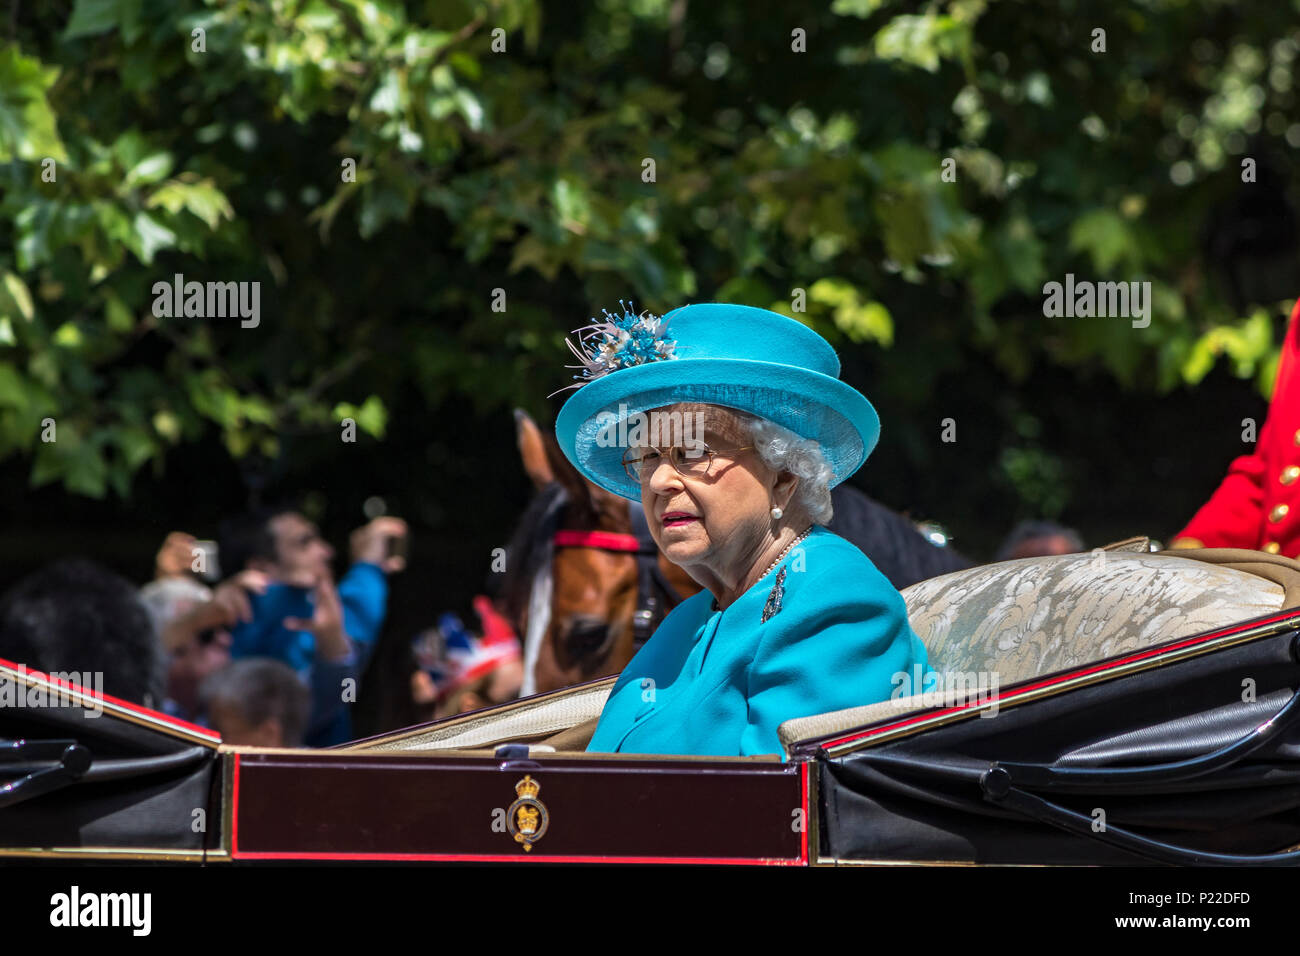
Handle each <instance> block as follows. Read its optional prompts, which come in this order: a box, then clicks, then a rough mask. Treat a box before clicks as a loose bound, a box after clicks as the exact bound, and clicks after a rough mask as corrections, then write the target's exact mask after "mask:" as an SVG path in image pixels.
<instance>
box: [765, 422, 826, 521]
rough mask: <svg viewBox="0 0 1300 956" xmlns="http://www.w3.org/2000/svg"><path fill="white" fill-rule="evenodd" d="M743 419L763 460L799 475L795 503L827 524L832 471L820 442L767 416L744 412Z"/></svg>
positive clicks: (777, 469)
mask: <svg viewBox="0 0 1300 956" xmlns="http://www.w3.org/2000/svg"><path fill="white" fill-rule="evenodd" d="M743 420H744V421H745V423H746V425H747V426H748V428H749V434H750V438H751V440H752V441H753V443H754V449H755V450H756V451H757V452H758V456H759V457H760V458H761V459H762V460H763V463H764V464H765V465H767V467H769V468H771V469H772V470H773V471H788V472H790V474H792V475H794V476H795V477H796V478H798V479H799V482H798V484H796V485H795V492H794V501H795V503H796V504H798V505H799V506H800V507H801V508H802V509H803V510H804V511H805V512H807V514H808V517H810V518H811V519H812V520H813V521H814V522H816V523H817V524H822V525H824V524H829V523H830V520H831V515H832V514H833V513H834V509H833V508H832V506H831V486H830V483H831V482H832V481H833V480H834V478H835V471H834V470H833V469H832V468H831V466H830V464H829V463H828V462H827V461H826V456H825V455H823V454H822V447H821V445H819V444H818V443H817V442H815V441H813V440H812V439H811V438H800V437H799V436H798V435H796V434H795V433H794V432H792V431H790V429H788V428H785V427H783V426H781V425H778V424H777V423H776V422H771V421H768V420H767V419H766V418H759V417H758V416H755V415H744V416H743Z"/></svg>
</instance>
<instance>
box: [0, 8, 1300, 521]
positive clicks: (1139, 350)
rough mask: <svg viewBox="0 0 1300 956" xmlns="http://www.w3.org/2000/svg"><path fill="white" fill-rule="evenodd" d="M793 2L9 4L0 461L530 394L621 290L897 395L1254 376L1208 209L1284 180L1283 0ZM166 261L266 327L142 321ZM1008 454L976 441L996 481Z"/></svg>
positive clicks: (97, 480)
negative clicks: (1269, 174)
mask: <svg viewBox="0 0 1300 956" xmlns="http://www.w3.org/2000/svg"><path fill="white" fill-rule="evenodd" d="M806 6H807V7H808V9H806V10H795V9H792V7H791V5H789V4H784V3H779V2H757V3H745V4H705V3H700V2H695V3H689V2H685V0H633V2H626V0H599V2H595V3H584V4H567V3H558V2H555V3H549V4H543V3H539V2H534V0H499V2H493V3H488V2H480V0H427V2H417V0H409V2H405V3H403V2H397V0H265V2H249V0H206V2H200V0H75V2H74V3H72V4H71V5H70V6H67V5H62V4H59V3H49V4H37V3H25V4H22V5H21V7H18V6H17V5H16V6H15V11H16V12H15V14H14V16H13V17H11V22H10V24H9V34H8V36H7V37H6V38H5V39H4V40H3V41H0V189H2V190H3V193H2V198H0V456H11V455H22V456H26V457H27V458H30V460H31V465H32V471H31V481H32V482H33V483H34V484H42V483H45V482H50V481H61V482H63V483H64V484H65V485H66V486H67V488H68V489H69V490H71V491H74V492H78V493H81V494H85V495H92V496H101V495H104V494H106V493H107V492H108V491H110V490H111V491H114V492H116V493H117V494H121V495H128V494H129V493H130V488H131V480H132V475H133V474H135V473H136V471H137V470H138V469H140V468H142V467H145V466H148V465H150V463H153V464H154V465H155V466H157V464H158V463H160V462H161V461H162V460H163V456H164V454H165V452H166V449H167V448H168V447H169V446H175V445H179V444H183V443H187V442H192V441H194V440H196V439H197V438H198V437H200V436H201V435H203V434H205V433H206V432H208V431H209V430H213V429H216V430H219V433H220V434H221V436H222V437H223V439H224V442H225V445H226V447H227V449H228V450H229V452H230V454H231V455H232V456H235V457H241V456H246V455H253V454H255V455H265V456H269V457H274V456H276V455H277V454H278V453H279V450H280V442H281V441H282V440H283V439H284V438H285V436H289V435H294V434H311V433H323V432H326V431H329V430H337V429H338V427H339V426H338V423H339V420H340V418H342V417H353V418H355V420H356V422H357V424H358V427H359V428H360V429H361V431H362V433H363V434H365V435H368V436H369V437H370V439H371V440H377V439H379V438H381V437H382V435H383V434H384V431H385V426H386V423H387V422H388V421H389V420H390V419H391V417H392V416H394V415H405V416H411V415H416V416H418V415H427V414H428V412H429V410H430V409H436V408H437V407H438V406H439V404H440V403H441V402H443V401H444V400H445V399H446V398H448V396H452V395H455V396H461V397H468V398H470V399H472V401H473V402H474V403H475V407H477V408H478V409H479V410H480V411H482V412H487V411H489V410H497V409H501V408H503V407H507V406H508V405H509V404H522V405H526V406H532V407H533V408H535V409H540V407H541V403H542V396H545V395H546V394H548V393H550V392H552V391H553V390H554V389H556V388H557V387H559V386H561V385H563V384H566V379H565V377H564V376H565V375H566V374H567V373H565V372H563V371H561V370H560V368H559V366H560V365H561V364H562V357H563V356H564V355H565V354H566V353H565V352H564V351H563V349H562V344H561V340H562V338H563V336H564V335H565V334H566V333H567V332H568V331H569V330H570V329H572V328H575V327H577V326H579V325H581V324H584V323H585V321H586V320H587V318H588V316H589V315H591V314H592V313H593V312H594V311H595V310H596V309H598V308H599V307H601V306H613V305H614V303H615V302H616V301H617V300H618V299H620V298H623V299H627V298H631V299H633V300H635V302H636V304H637V307H639V308H651V309H654V310H656V311H663V310H666V309H668V308H671V307H674V306H676V305H679V304H682V303H683V302H687V301H692V300H695V301H701V300H728V301H743V302H746V303H749V304H754V305H761V306H768V307H771V308H775V309H778V310H781V311H784V312H786V313H788V314H795V315H797V316H798V317H799V318H800V319H802V320H804V321H807V322H809V323H810V324H812V325H813V326H814V327H816V328H817V329H818V330H819V331H821V332H823V334H825V335H827V336H828V337H829V338H830V339H831V340H832V341H833V342H834V343H835V344H836V345H837V347H839V348H840V349H841V350H842V351H843V352H844V353H845V354H846V355H854V354H858V353H862V354H865V355H867V356H874V355H877V354H879V355H884V356H887V357H888V360H887V361H882V362H880V363H879V366H878V367H879V369H880V376H879V380H878V384H877V386H876V387H875V391H873V397H879V396H883V397H884V399H885V400H886V401H892V402H894V403H895V404H898V405H901V406H907V405H908V404H909V403H912V404H919V403H920V402H922V401H923V400H924V399H925V398H926V397H928V395H929V392H930V389H931V387H932V385H933V382H934V381H935V380H936V378H937V377H938V376H939V375H941V374H944V373H950V372H951V371H952V370H954V369H955V368H960V367H961V366H962V363H967V362H971V361H973V360H977V361H980V362H983V363H986V364H991V365H992V366H993V367H994V368H995V369H996V370H997V371H998V374H999V375H1002V376H1004V377H1005V378H1006V379H1008V380H1010V381H1011V382H1016V381H1020V380H1022V379H1024V377H1025V376H1027V375H1028V374H1030V372H1031V371H1032V370H1034V369H1035V368H1039V367H1042V366H1048V367H1060V368H1071V369H1095V370H1097V371H1100V372H1102V373H1104V375H1105V376H1107V377H1108V378H1109V379H1110V380H1111V381H1113V382H1115V383H1117V384H1119V385H1120V386H1125V387H1141V388H1158V389H1164V390H1167V389H1171V388H1173V387H1175V386H1177V385H1179V384H1181V383H1194V382H1196V381H1198V380H1199V379H1200V378H1201V377H1202V376H1204V375H1205V374H1206V373H1207V371H1208V370H1209V369H1210V368H1211V367H1212V366H1213V365H1214V364H1215V363H1216V362H1217V361H1220V359H1221V358H1226V359H1227V360H1228V361H1230V362H1231V367H1232V369H1233V371H1234V373H1235V374H1238V375H1241V376H1249V375H1255V376H1257V378H1258V381H1259V382H1260V383H1261V386H1264V385H1266V383H1267V382H1268V381H1269V380H1270V376H1271V371H1272V368H1273V366H1272V364H1271V363H1273V362H1274V361H1275V356H1276V346H1275V344H1274V336H1273V333H1272V330H1271V325H1270V317H1271V316H1273V315H1275V314H1276V313H1277V310H1278V307H1279V303H1278V302H1276V301H1261V302H1254V301H1252V302H1250V303H1248V304H1247V305H1248V306H1249V307H1248V308H1247V307H1246V306H1243V305H1242V304H1240V303H1238V304H1233V303H1232V301H1231V298H1230V296H1229V295H1228V294H1227V292H1226V290H1225V289H1224V288H1223V283H1222V281H1221V280H1220V279H1219V278H1216V275H1215V272H1214V267H1215V265H1216V264H1215V263H1213V262H1207V261H1206V254H1205V252H1204V251H1203V247H1202V245H1201V243H1200V238H1199V237H1200V236H1201V234H1202V232H1203V228H1204V224H1205V223H1206V221H1207V219H1208V218H1209V217H1210V215H1211V212H1212V210H1214V209H1215V208H1216V207H1217V206H1218V205H1219V204H1221V203H1223V202H1224V201H1225V200H1227V199H1228V198H1230V197H1232V196H1234V195H1236V194H1237V193H1238V192H1239V191H1240V190H1242V189H1243V188H1249V187H1245V186H1243V184H1242V181H1241V161H1242V160H1243V159H1245V158H1247V156H1248V155H1253V156H1256V157H1257V158H1260V159H1261V160H1262V159H1263V156H1264V154H1274V155H1279V156H1282V157H1283V159H1282V160H1281V162H1282V163H1283V166H1282V169H1283V172H1284V173H1289V172H1291V171H1292V167H1291V166H1289V165H1285V164H1287V163H1292V162H1293V160H1291V159H1290V158H1289V157H1290V156H1292V155H1293V154H1294V151H1295V150H1296V149H1297V147H1300V106H1298V105H1297V103H1296V98H1295V90H1294V88H1293V84H1294V82H1295V79H1294V77H1295V71H1294V66H1295V61H1296V56H1297V53H1298V52H1300V44H1298V43H1297V31H1296V28H1295V26H1294V12H1295V11H1294V10H1292V9H1290V8H1289V5H1288V4H1271V5H1270V4H1250V5H1245V7H1244V8H1237V7H1233V6H1231V5H1226V4H1223V3H1221V2H1219V0H1186V2H1182V3H1168V2H1163V0H1142V2H1136V3H1124V4H1104V5H1101V8H1100V9H1099V8H1098V5H1096V4H1091V3H1084V2H1082V0H1078V2H1075V0H1056V2H1053V3H1046V4H1044V3H1035V4H1030V3H1020V2H1004V3H997V4H994V3H986V2H985V0H950V2H932V3H929V4H926V5H924V6H923V7H922V8H920V9H919V10H918V8H916V7H915V6H914V5H904V4H899V3H893V2H890V0H835V2H833V3H832V4H830V5H820V4H809V5H806ZM1097 28H1102V29H1104V30H1105V31H1106V49H1105V52H1100V51H1097V50H1096V49H1095V46H1096V41H1095V37H1094V33H1093V31H1094V30H1095V29H1097ZM801 43H802V44H803V45H804V46H805V48H806V49H805V50H804V51H801V50H800V44H801ZM648 161H653V172H654V175H653V177H651V176H650V175H649V173H648V172H647V170H648V168H649V165H650V164H649V162H648ZM946 161H948V162H946ZM352 169H354V170H355V175H352V174H351V170H352ZM51 171H52V175H51ZM1288 178H1289V180H1292V181H1294V180H1295V177H1294V176H1290V177H1288ZM1067 272H1074V273H1076V274H1078V275H1080V276H1081V277H1087V278H1090V279H1094V280H1108V279H1115V280H1120V279H1122V280H1131V279H1147V280H1150V281H1151V282H1152V283H1153V289H1154V300H1155V304H1154V309H1153V316H1152V321H1151V324H1150V326H1149V327H1147V328H1142V329H1135V328H1132V327H1131V326H1130V324H1129V323H1128V322H1125V321H1122V320H1114V319H1111V320H1097V319H1094V320H1079V319H1075V320H1064V319H1054V320H1048V319H1045V318H1044V317H1043V315H1042V308H1041V305H1042V294H1041V289H1042V285H1043V283H1044V282H1047V281H1053V280H1056V281H1060V280H1061V279H1063V278H1064V276H1065V274H1066V273H1067ZM176 273H182V274H184V276H185V277H186V279H189V280H198V281H210V280H216V281H258V282H260V283H262V300H261V311H262V318H261V322H260V324H259V326H258V327H257V328H241V327H240V324H239V322H238V320H233V319H227V320H214V319H196V318H193V317H191V318H185V317H172V318H163V317H157V316H155V315H154V313H153V310H152V303H153V299H154V296H153V293H152V291H151V290H152V287H153V285H154V283H155V282H159V281H170V280H171V278H172V276H173V275H174V274H176ZM498 289H500V290H504V294H505V310H504V311H497V310H494V308H493V303H494V290H498ZM798 289H801V290H804V292H805V293H806V295H805V297H804V305H805V307H806V311H801V312H800V311H794V310H793V306H794V304H795V299H794V298H792V296H794V295H795V293H794V290H798ZM495 301H499V297H498V298H497V299H496V300H495ZM1243 308H1244V309H1245V311H1244V313H1243V311H1242V310H1243ZM49 418H52V419H54V420H55V421H56V422H57V429H58V432H57V441H56V442H42V441H41V440H40V436H41V430H42V421H44V420H46V419H49ZM915 444H916V443H915V442H914V443H913V445H915ZM1036 454H1038V452H1037V451H1034V452H1033V455H1036ZM1033 455H1030V456H1029V457H1026V453H1023V452H1022V453H1015V452H1014V451H1013V452H1012V453H1011V454H1009V455H1003V456H1002V461H1003V463H1004V464H1003V467H1004V468H1005V470H1006V472H1007V474H1008V475H1009V476H1010V477H1011V480H1013V481H1019V480H1020V479H1018V478H1016V477H1015V476H1016V475H1021V474H1022V473H1023V474H1024V475H1025V476H1026V477H1025V478H1024V482H1025V483H1026V485H1025V487H1026V488H1030V486H1031V485H1032V483H1033V482H1034V481H1035V480H1041V476H1042V474H1043V469H1042V468H1039V467H1036V466H1033V465H1032V459H1033ZM1049 470H1050V469H1049ZM1035 475H1037V476H1038V478H1034V476H1035ZM1026 493H1027V494H1030V495H1038V493H1037V492H1034V491H1032V489H1031V490H1028V491H1026ZM1059 493H1060V492H1059V488H1055V487H1053V488H1052V489H1049V490H1045V491H1043V492H1042V495H1043V496H1047V497H1052V496H1059ZM1044 504H1047V498H1046V497H1045V498H1044ZM1058 507H1059V502H1058V501H1056V498H1054V497H1052V503H1051V505H1050V508H1051V510H1057V509H1058Z"/></svg>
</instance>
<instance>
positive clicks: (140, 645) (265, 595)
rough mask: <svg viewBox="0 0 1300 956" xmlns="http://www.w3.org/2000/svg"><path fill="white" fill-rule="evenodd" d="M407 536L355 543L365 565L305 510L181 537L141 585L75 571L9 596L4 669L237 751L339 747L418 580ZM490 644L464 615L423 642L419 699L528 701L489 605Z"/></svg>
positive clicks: (481, 612) (510, 645)
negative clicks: (365, 679)
mask: <svg viewBox="0 0 1300 956" xmlns="http://www.w3.org/2000/svg"><path fill="white" fill-rule="evenodd" d="M408 534H409V532H408V529H407V526H406V523H405V522H404V521H402V520H401V519H400V518H394V517H379V518H375V519H373V520H371V521H370V522H368V523H367V524H365V525H363V526H361V527H360V528H357V529H356V530H355V531H353V532H352V534H351V536H350V540H349V559H350V561H349V565H348V567H347V569H346V571H345V573H344V574H343V576H342V577H341V578H339V579H338V580H337V582H336V581H335V577H334V557H335V552H334V549H333V548H332V547H331V546H330V544H329V543H328V542H326V541H325V540H324V538H322V536H321V534H320V532H319V530H318V529H317V528H316V526H315V525H314V524H313V523H312V522H311V521H309V520H308V519H307V518H306V517H305V516H303V515H302V514H301V513H300V512H299V511H297V510H295V509H293V508H290V507H281V508H268V509H262V510H259V511H255V512H251V513H249V514H245V515H242V516H240V517H239V518H236V519H234V520H231V521H228V522H227V523H225V524H224V525H223V527H222V528H221V529H220V532H219V535H218V539H217V540H216V541H201V540H199V539H197V538H196V537H195V536H194V535H191V534H188V533H185V532H172V533H171V534H169V535H168V536H167V538H166V539H165V540H164V541H163V543H162V546H161V547H160V548H159V550H158V554H157V557H156V560H155V569H154V578H153V580H151V581H149V582H148V583H146V584H145V585H144V586H143V587H140V586H138V585H136V584H134V583H132V582H130V581H128V580H127V579H125V578H124V577H122V576H121V575H119V574H117V573H115V572H113V571H111V570H109V569H108V568H105V567H103V566H102V565H100V564H98V563H96V562H93V561H89V560H85V559H81V558H72V559H64V560H60V561H57V562H55V563H53V564H51V565H48V566H46V567H44V568H42V569H40V570H38V571H36V572H34V573H33V574H30V575H28V576H27V577H25V578H23V579H22V580H21V581H19V582H18V583H17V584H15V585H14V586H13V587H11V588H10V589H9V590H8V591H7V592H6V593H5V594H4V595H3V596H2V597H0V659H4V660H7V661H10V662H12V663H15V664H22V665H23V666H25V667H27V668H28V669H30V670H39V671H44V672H47V673H49V672H69V671H75V672H78V673H85V672H96V673H99V674H102V679H101V680H102V690H103V693H104V694H106V695H109V696H113V697H117V698H120V699H122V700H124V701H127V702H131V703H135V704H140V705H143V706H145V707H149V708H152V709H155V710H160V711H162V712H164V713H166V714H168V715H170V716H173V717H177V718H180V719H182V720H186V721H189V722H191V723H197V724H200V725H202V726H206V727H210V728H212V729H214V730H216V731H217V732H219V733H220V734H221V736H222V739H223V741H224V742H226V743H229V744H241V745H252V746H266V747H297V746H307V747H326V746H331V745H334V744H339V743H343V742H346V741H348V740H351V739H353V726H352V705H353V704H354V703H355V701H356V700H357V694H358V688H359V684H360V682H361V677H362V674H363V672H364V671H365V668H366V664H367V662H368V661H369V659H370V657H371V655H372V654H373V652H374V649H375V645H376V643H377V641H378V639H379V635H380V632H381V630H382V629H383V626H384V621H385V616H386V611H387V603H388V583H389V582H388V579H389V576H390V575H394V574H398V573H400V572H402V571H403V570H405V568H406V560H407V559H406V541H407V537H408ZM474 607H475V610H476V612H477V613H478V616H479V619H480V622H481V626H482V632H483V633H482V634H481V635H480V634H473V633H470V632H469V631H468V630H467V629H465V628H464V626H463V625H462V624H461V623H460V621H459V619H457V618H455V617H454V616H453V615H446V614H444V615H442V616H441V618H440V619H439V621H438V625H437V626H435V627H431V628H429V629H428V630H426V631H424V632H422V633H420V634H419V635H416V636H415V638H414V639H413V640H412V641H411V650H410V660H411V662H412V668H413V675H412V677H411V680H410V682H409V685H404V686H401V687H395V688H391V689H389V691H388V692H392V693H409V694H410V695H411V697H412V699H413V702H414V704H415V705H417V706H418V708H419V710H420V713H421V714H422V715H423V716H425V717H428V718H433V717H435V716H443V715H446V714H449V713H459V712H463V711H466V710H472V709H476V708H477V707H481V706H486V705H489V704H492V703H497V702H500V701H503V700H509V699H512V698H513V697H514V696H516V695H517V694H518V691H519V687H520V684H521V679H520V678H521V670H520V664H519V661H520V654H519V642H518V639H517V638H516V637H515V634H514V632H513V630H512V629H511V627H510V625H509V623H508V622H506V621H505V619H504V618H502V617H501V616H500V615H499V614H498V613H497V612H496V610H495V608H494V607H493V605H492V602H491V601H490V600H489V599H488V598H486V597H479V598H476V599H475V602H474Z"/></svg>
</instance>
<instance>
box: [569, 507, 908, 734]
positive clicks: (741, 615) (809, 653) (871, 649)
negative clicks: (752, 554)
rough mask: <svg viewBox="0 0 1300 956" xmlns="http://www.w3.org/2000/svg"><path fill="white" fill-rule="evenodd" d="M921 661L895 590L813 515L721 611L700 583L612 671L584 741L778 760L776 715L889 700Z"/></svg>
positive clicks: (782, 716)
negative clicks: (775, 560) (797, 538)
mask: <svg viewBox="0 0 1300 956" xmlns="http://www.w3.org/2000/svg"><path fill="white" fill-rule="evenodd" d="M782 568H784V569H785V575H784V579H783V581H782V586H783V587H784V593H783V594H780V595H778V594H777V593H776V592H777V591H778V590H779V588H777V587H776V583H777V579H778V577H779V576H780V575H781V571H782ZM778 604H779V610H775V612H774V613H771V614H770V616H769V618H768V620H767V621H766V622H764V621H763V616H764V609H765V607H766V608H769V609H771V608H773V607H774V606H775V605H778ZM917 665H919V666H920V667H921V669H922V672H923V673H925V672H928V671H929V670H930V668H929V664H928V661H927V655H926V650H925V645H924V644H922V643H921V640H920V638H918V637H917V636H916V634H915V633H913V631H912V628H911V626H910V625H909V624H908V622H907V608H906V606H905V605H904V603H903V597H902V595H900V594H899V593H898V591H897V590H895V588H894V587H893V586H892V585H891V584H890V583H889V581H888V580H887V579H886V578H885V576H884V575H883V574H881V573H880V572H879V571H878V570H876V566H875V565H874V564H872V563H871V560H870V559H869V558H868V557H867V556H866V555H865V554H863V553H862V552H861V551H859V550H858V549H857V547H855V546H854V545H853V544H851V543H850V542H848V541H846V540H844V539H843V538H841V537H839V536H838V535H836V534H833V533H832V532H830V531H827V530H826V529H825V528H824V527H822V526H821V525H814V526H813V529H812V531H811V532H810V533H809V535H808V537H807V538H805V539H804V540H803V541H801V542H800V543H799V544H797V545H795V547H794V548H792V549H791V551H790V552H789V553H788V554H787V555H786V556H785V557H784V558H783V559H782V561H781V563H780V564H779V565H778V566H777V567H776V568H774V569H772V571H770V572H768V573H767V574H766V575H764V576H763V577H762V578H761V579H760V580H759V581H758V582H757V583H756V584H754V585H753V586H752V587H751V588H750V589H749V590H747V591H746V592H745V593H744V594H742V595H740V597H739V598H737V599H736V601H735V602H734V603H732V604H731V605H730V606H728V607H727V608H726V609H725V610H721V611H715V610H713V595H712V594H711V593H710V592H709V591H707V590H705V591H701V592H700V593H699V594H696V595H694V596H692V597H690V598H688V599H687V600H685V601H683V602H682V603H681V604H679V605H678V606H677V607H676V608H674V609H673V610H672V612H671V613H670V614H669V615H668V616H667V617H666V618H664V620H663V623H662V624H660V625H659V628H658V629H657V630H656V631H655V633H654V635H653V636H652V637H651V638H650V640H649V641H647V642H646V644H645V646H644V647H642V648H641V651H640V652H639V653H638V654H637V655H636V656H635V657H634V658H632V660H631V662H630V663H629V664H628V665H627V667H626V668H625V669H624V670H623V673H622V674H621V675H619V678H618V681H617V682H616V683H615V685H614V689H613V691H612V692H611V693H610V696H609V699H608V700H607V701H606V702H605V707H604V709H603V710H602V711H601V715H600V722H599V724H598V725H597V727H596V733H595V735H594V736H593V737H592V739H591V743H590V744H589V745H588V747H587V749H588V750H589V751H603V752H621V753H643V754H699V755H716V756H746V755H751V754H778V755H782V759H784V756H783V748H782V747H781V743H780V740H779V739H778V737H777V728H778V727H779V726H780V725H781V723H782V722H783V721H786V720H790V719H791V718H794V717H808V716H811V715H813V714H822V713H826V712H828V711H834V710H842V709H845V708H848V707H859V706H862V705H865V704H874V703H877V702H878V701H882V700H886V699H888V698H889V697H890V696H891V694H892V693H894V692H895V690H896V689H897V688H898V687H899V686H900V681H899V679H898V676H897V675H900V674H901V675H906V676H907V677H908V679H909V680H910V676H911V675H912V674H913V668H914V667H915V666H917ZM904 686H906V685H904Z"/></svg>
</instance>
